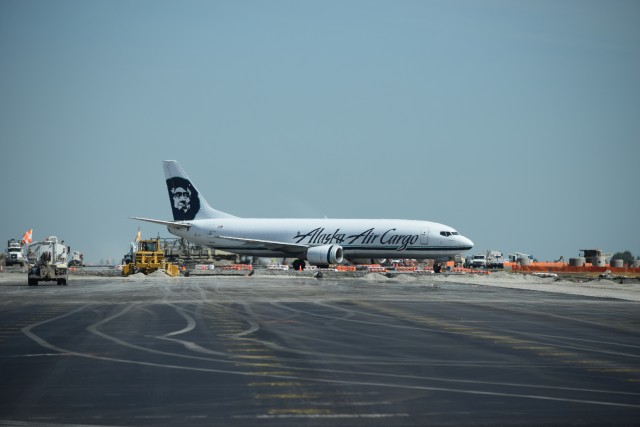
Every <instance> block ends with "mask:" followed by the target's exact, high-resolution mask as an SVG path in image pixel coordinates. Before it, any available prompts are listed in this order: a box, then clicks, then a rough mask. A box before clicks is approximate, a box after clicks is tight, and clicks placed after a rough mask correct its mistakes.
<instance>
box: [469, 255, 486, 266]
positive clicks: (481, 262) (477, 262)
mask: <svg viewBox="0 0 640 427" xmlns="http://www.w3.org/2000/svg"><path fill="white" fill-rule="evenodd" d="M486 267H487V256H486V255H484V254H476V255H474V256H473V259H472V260H471V268H486Z"/></svg>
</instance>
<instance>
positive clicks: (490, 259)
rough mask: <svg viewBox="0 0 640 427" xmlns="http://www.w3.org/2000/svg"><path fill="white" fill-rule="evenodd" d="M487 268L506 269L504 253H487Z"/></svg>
mask: <svg viewBox="0 0 640 427" xmlns="http://www.w3.org/2000/svg"><path fill="white" fill-rule="evenodd" d="M487 268H504V257H503V256H502V252H500V251H487Z"/></svg>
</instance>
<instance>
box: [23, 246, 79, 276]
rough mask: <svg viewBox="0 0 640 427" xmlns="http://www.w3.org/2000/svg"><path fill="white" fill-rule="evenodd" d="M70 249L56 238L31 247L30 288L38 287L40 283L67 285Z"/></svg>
mask: <svg viewBox="0 0 640 427" xmlns="http://www.w3.org/2000/svg"><path fill="white" fill-rule="evenodd" d="M68 254H69V248H68V247H67V246H65V245H64V243H60V242H58V238H57V237H55V236H51V237H47V238H46V239H44V240H43V241H42V242H35V243H32V244H30V245H29V249H28V250H27V261H28V262H29V274H28V281H29V286H37V285H38V282H40V281H56V283H57V284H58V286H61V285H66V284H67V255H68Z"/></svg>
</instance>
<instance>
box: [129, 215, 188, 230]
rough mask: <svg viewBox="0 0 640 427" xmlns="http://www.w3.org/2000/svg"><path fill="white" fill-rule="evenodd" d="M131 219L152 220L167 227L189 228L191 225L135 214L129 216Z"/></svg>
mask: <svg viewBox="0 0 640 427" xmlns="http://www.w3.org/2000/svg"><path fill="white" fill-rule="evenodd" d="M129 218H131V219H137V220H138V221H146V222H152V223H154V224H162V225H166V226H167V227H173V228H189V227H191V224H189V223H188V222H182V221H181V222H177V221H163V220H161V219H150V218H139V217H136V216H131V217H129Z"/></svg>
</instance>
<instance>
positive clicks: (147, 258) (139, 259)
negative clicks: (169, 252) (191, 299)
mask: <svg viewBox="0 0 640 427" xmlns="http://www.w3.org/2000/svg"><path fill="white" fill-rule="evenodd" d="M129 258H130V259H129V260H127V262H125V263H124V265H123V266H122V275H123V276H128V275H130V274H135V273H138V272H141V273H144V274H149V273H153V272H154V271H156V270H160V269H161V270H164V272H165V273H167V274H168V275H169V276H178V275H180V269H179V268H178V266H177V265H175V264H171V263H170V262H167V261H166V260H165V259H164V251H163V250H162V248H161V247H160V240H159V239H149V240H140V241H139V242H138V250H137V251H135V252H134V253H133V254H131V256H130V257H129Z"/></svg>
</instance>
